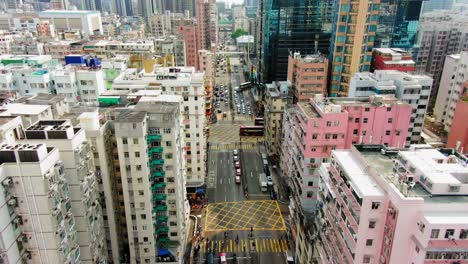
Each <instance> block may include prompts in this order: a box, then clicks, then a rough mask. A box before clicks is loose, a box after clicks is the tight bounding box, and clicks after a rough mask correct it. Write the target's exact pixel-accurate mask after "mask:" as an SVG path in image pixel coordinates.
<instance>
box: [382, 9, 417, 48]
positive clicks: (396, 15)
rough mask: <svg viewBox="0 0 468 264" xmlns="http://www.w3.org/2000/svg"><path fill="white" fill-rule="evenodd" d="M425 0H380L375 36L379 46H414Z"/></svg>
mask: <svg viewBox="0 0 468 264" xmlns="http://www.w3.org/2000/svg"><path fill="white" fill-rule="evenodd" d="M422 3H423V0H380V11H379V18H378V23H377V32H376V37H375V45H374V46H375V47H378V48H404V49H410V48H413V47H414V45H415V44H416V35H417V33H418V26H419V15H420V13H421V6H422Z"/></svg>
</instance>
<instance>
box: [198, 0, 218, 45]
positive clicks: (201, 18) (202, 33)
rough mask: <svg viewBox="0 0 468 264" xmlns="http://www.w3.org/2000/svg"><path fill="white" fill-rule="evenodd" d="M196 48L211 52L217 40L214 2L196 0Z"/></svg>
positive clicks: (216, 14)
mask: <svg viewBox="0 0 468 264" xmlns="http://www.w3.org/2000/svg"><path fill="white" fill-rule="evenodd" d="M196 1H197V2H196V5H197V38H198V48H199V49H206V50H211V46H212V44H216V43H217V40H218V11H217V7H216V1H215V0H196Z"/></svg>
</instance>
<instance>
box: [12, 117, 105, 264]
mask: <svg viewBox="0 0 468 264" xmlns="http://www.w3.org/2000/svg"><path fill="white" fill-rule="evenodd" d="M24 135H25V139H24V140H21V141H20V142H21V143H23V144H25V143H29V144H33V145H39V144H45V146H47V147H48V148H56V149H58V151H59V154H60V157H61V161H62V164H63V169H64V171H65V178H66V181H67V184H68V188H69V192H70V206H71V211H72V213H73V216H74V219H75V223H74V228H75V230H76V232H77V238H78V241H77V243H78V245H79V247H80V259H81V261H82V262H89V263H91V262H94V263H95V262H103V261H106V259H107V257H106V253H107V244H106V240H105V234H104V232H103V231H104V225H103V214H102V205H105V203H104V201H101V200H100V196H99V188H98V179H97V176H96V174H95V171H94V169H95V167H94V162H93V160H92V159H91V156H90V147H89V144H88V143H87V141H86V137H85V131H84V130H83V129H80V128H75V127H73V126H72V125H71V122H70V121H69V120H41V121H38V122H37V123H34V124H33V125H31V126H30V127H28V128H26V129H25V130H24Z"/></svg>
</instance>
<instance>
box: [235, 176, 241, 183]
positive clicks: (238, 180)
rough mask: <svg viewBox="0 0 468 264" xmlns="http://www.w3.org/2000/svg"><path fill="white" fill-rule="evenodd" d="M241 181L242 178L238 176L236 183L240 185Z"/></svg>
mask: <svg viewBox="0 0 468 264" xmlns="http://www.w3.org/2000/svg"><path fill="white" fill-rule="evenodd" d="M240 182H241V180H240V176H236V183H237V184H240Z"/></svg>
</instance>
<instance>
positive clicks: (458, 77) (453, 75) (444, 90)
mask: <svg viewBox="0 0 468 264" xmlns="http://www.w3.org/2000/svg"><path fill="white" fill-rule="evenodd" d="M467 65H468V52H465V51H463V52H461V53H460V54H453V55H448V56H447V57H446V58H445V63H444V70H443V71H442V77H441V79H440V86H439V91H438V93H437V100H436V104H435V108H434V115H435V118H436V121H437V122H440V123H442V124H444V129H445V131H446V132H450V128H451V127H452V120H453V116H454V114H455V108H456V106H457V102H458V99H459V98H460V95H462V94H463V83H464V82H466V81H468V68H467Z"/></svg>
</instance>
